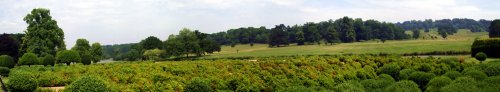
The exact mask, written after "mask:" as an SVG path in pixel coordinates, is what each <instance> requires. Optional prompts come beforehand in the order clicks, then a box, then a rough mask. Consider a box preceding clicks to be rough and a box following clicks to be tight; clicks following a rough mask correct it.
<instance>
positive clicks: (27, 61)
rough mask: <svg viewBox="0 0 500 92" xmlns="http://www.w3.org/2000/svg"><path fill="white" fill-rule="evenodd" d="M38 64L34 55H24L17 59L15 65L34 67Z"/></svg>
mask: <svg viewBox="0 0 500 92" xmlns="http://www.w3.org/2000/svg"><path fill="white" fill-rule="evenodd" d="M35 64H38V57H37V56H36V54H34V53H24V55H23V56H21V58H19V62H18V63H17V65H28V66H31V65H35Z"/></svg>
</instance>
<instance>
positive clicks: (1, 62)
mask: <svg viewBox="0 0 500 92" xmlns="http://www.w3.org/2000/svg"><path fill="white" fill-rule="evenodd" d="M15 65H16V62H14V58H12V57H10V56H8V55H0V66H1V67H8V68H14V66H15Z"/></svg>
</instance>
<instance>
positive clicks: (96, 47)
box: [90, 42, 102, 63]
mask: <svg viewBox="0 0 500 92" xmlns="http://www.w3.org/2000/svg"><path fill="white" fill-rule="evenodd" d="M90 53H91V54H92V61H93V62H94V63H97V62H99V61H100V60H101V59H102V47H101V44H100V43H97V42H96V43H93V44H92V46H91V47H90Z"/></svg>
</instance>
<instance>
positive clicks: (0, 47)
mask: <svg viewBox="0 0 500 92" xmlns="http://www.w3.org/2000/svg"><path fill="white" fill-rule="evenodd" d="M19 45H20V42H19V41H18V40H16V39H14V38H12V37H11V35H10V34H5V33H4V34H2V35H0V55H9V56H11V57H12V58H14V59H15V60H14V61H17V58H19Z"/></svg>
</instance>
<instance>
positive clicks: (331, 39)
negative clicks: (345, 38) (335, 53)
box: [324, 25, 340, 45]
mask: <svg viewBox="0 0 500 92" xmlns="http://www.w3.org/2000/svg"><path fill="white" fill-rule="evenodd" d="M326 30H327V33H326V36H325V37H324V39H325V40H326V42H327V43H330V45H333V43H335V42H340V39H339V33H338V32H337V29H335V26H333V25H331V26H329V27H328V28H327V29H326Z"/></svg>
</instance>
